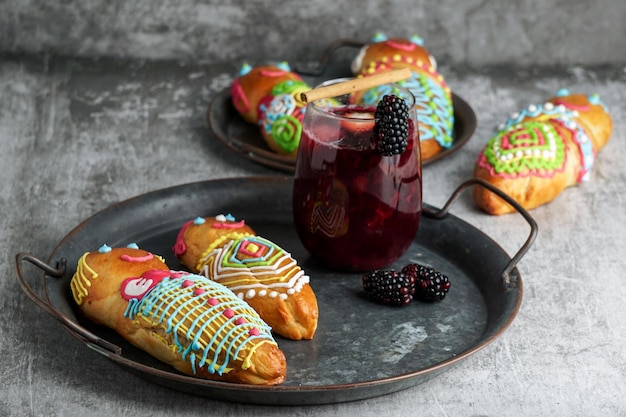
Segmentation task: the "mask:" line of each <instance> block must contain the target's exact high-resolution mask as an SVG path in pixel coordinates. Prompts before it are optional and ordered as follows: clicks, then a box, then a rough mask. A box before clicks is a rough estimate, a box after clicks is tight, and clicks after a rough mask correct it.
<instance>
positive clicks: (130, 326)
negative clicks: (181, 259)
mask: <svg viewBox="0 0 626 417" xmlns="http://www.w3.org/2000/svg"><path fill="white" fill-rule="evenodd" d="M70 287H71V290H72V294H73V297H74V300H75V302H76V304H77V305H78V308H79V309H80V311H81V312H82V313H83V314H84V315H85V316H86V317H87V318H88V319H90V320H92V321H93V322H95V323H97V324H100V325H103V326H107V327H110V328H112V329H114V330H115V331H117V332H118V333H119V334H120V335H121V336H122V337H124V338H125V339H126V340H127V341H129V342H130V343H132V344H133V345H135V346H137V347H138V348H140V349H142V350H144V351H146V352H147V353H149V354H151V355H152V356H154V357H156V358H157V359H159V360H161V361H163V362H165V363H167V364H169V365H171V366H173V367H174V368H175V369H177V370H178V371H180V372H182V373H184V374H187V375H191V376H196V377H200V378H206V379H211V380H218V381H225V382H235V383H244V384H255V385H275V384H279V383H281V382H283V381H284V380H285V377H286V360H285V356H284V354H283V353H282V351H281V350H280V349H279V348H278V345H277V343H276V341H275V340H274V339H273V336H272V334H271V331H270V328H269V326H268V325H267V324H266V323H265V322H264V321H263V320H262V319H261V318H260V317H259V315H258V314H257V313H256V312H255V311H254V310H253V309H252V308H251V307H250V306H249V305H248V304H246V303H245V302H244V301H242V300H241V299H239V298H238V297H237V296H236V295H235V294H233V293H232V291H230V290H229V289H227V288H226V287H224V286H223V285H220V284H219V283H216V282H214V281H212V280H209V279H207V278H206V277H204V276H201V275H196V274H191V273H188V272H180V271H171V270H170V269H169V268H168V266H167V265H166V264H165V263H164V262H163V260H162V259H161V258H159V257H158V256H156V255H154V254H152V253H150V252H148V251H144V250H141V249H139V248H137V247H136V246H131V247H126V248H110V247H108V246H106V245H104V246H102V247H101V248H100V249H99V250H98V251H93V252H87V253H85V254H84V255H83V256H82V257H81V258H80V260H79V261H78V267H77V270H76V273H75V274H74V275H73V277H72V280H71V282H70Z"/></svg>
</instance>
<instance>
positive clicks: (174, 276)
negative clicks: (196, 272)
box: [170, 271, 189, 278]
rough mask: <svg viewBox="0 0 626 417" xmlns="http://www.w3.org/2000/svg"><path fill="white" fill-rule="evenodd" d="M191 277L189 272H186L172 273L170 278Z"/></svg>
mask: <svg viewBox="0 0 626 417" xmlns="http://www.w3.org/2000/svg"><path fill="white" fill-rule="evenodd" d="M185 275H189V272H186V271H170V277H172V278H180V277H182V276H185Z"/></svg>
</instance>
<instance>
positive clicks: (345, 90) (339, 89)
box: [300, 68, 411, 103]
mask: <svg viewBox="0 0 626 417" xmlns="http://www.w3.org/2000/svg"><path fill="white" fill-rule="evenodd" d="M410 76H411V70H410V69H409V68H401V69H396V70H391V71H385V72H381V73H378V74H375V75H371V76H369V77H362V78H354V79H352V80H348V81H344V82H340V83H337V84H332V85H327V86H324V87H318V88H314V89H312V90H309V91H305V92H303V93H300V100H302V102H303V103H308V102H311V101H315V100H320V99H323V98H330V97H336V96H341V95H344V94H349V93H352V92H354V91H360V90H365V89H368V88H372V87H376V86H379V85H382V84H388V83H394V82H397V81H402V80H406V79H407V78H409V77H410Z"/></svg>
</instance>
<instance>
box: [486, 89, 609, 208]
mask: <svg viewBox="0 0 626 417" xmlns="http://www.w3.org/2000/svg"><path fill="white" fill-rule="evenodd" d="M612 126H613V123H612V120H611V116H610V115H609V113H608V111H607V110H606V107H605V106H604V104H603V103H602V102H601V101H600V98H599V97H598V96H597V95H595V94H594V95H590V96H586V95H583V94H570V93H569V92H568V91H567V90H560V91H559V92H558V93H557V95H556V96H555V97H552V98H550V99H549V100H547V101H546V102H545V103H543V104H540V105H531V106H529V107H528V108H526V109H524V110H522V111H521V112H518V113H515V114H513V115H512V116H511V117H510V118H509V119H508V120H507V121H506V122H505V123H504V124H503V125H501V126H500V128H499V130H498V132H497V133H496V134H495V135H494V136H493V137H492V138H491V139H490V140H489V141H488V142H487V144H486V145H485V147H484V148H483V150H482V151H481V152H480V154H479V156H478V158H477V160H476V163H475V166H474V176H475V177H478V178H483V179H485V180H486V181H488V182H489V183H491V184H493V185H494V186H496V187H498V188H500V189H501V190H502V191H504V192H505V193H506V194H508V195H509V196H511V197H512V198H513V199H514V200H515V201H517V202H518V203H519V204H521V205H522V207H524V208H526V209H533V208H536V207H538V206H541V205H543V204H546V203H549V202H551V201H552V200H554V199H555V198H556V197H557V196H558V195H560V194H561V193H562V192H563V191H564V190H565V189H566V188H568V187H571V186H573V185H576V184H579V183H581V182H585V181H588V180H589V177H590V174H591V171H592V169H593V166H594V162H595V157H596V154H597V153H598V151H599V150H600V149H602V147H604V145H606V143H607V142H608V140H609V138H610V136H611V132H612ZM474 200H475V201H476V204H477V205H478V207H480V208H482V209H483V210H484V211H486V212H487V213H489V214H494V215H500V214H505V213H510V212H512V211H514V209H513V207H511V206H510V205H509V204H507V203H506V202H504V201H503V200H502V199H500V198H499V197H497V196H496V195H495V194H493V193H491V192H489V191H488V190H485V189H483V188H481V187H476V188H474Z"/></svg>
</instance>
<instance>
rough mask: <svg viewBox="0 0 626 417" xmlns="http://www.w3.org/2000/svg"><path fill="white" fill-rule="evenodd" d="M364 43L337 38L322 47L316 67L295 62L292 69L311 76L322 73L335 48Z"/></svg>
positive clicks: (354, 46) (353, 46) (362, 43)
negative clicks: (324, 47)
mask: <svg viewBox="0 0 626 417" xmlns="http://www.w3.org/2000/svg"><path fill="white" fill-rule="evenodd" d="M365 45H366V43H365V42H362V41H358V40H355V39H338V40H336V41H334V42H332V43H330V44H329V45H328V46H327V47H326V49H324V51H323V52H322V56H321V57H320V60H319V62H318V64H317V66H316V67H314V68H311V67H309V66H306V67H305V66H303V65H297V64H296V65H295V66H294V71H295V72H297V73H299V74H300V75H311V76H318V75H322V74H323V73H324V71H326V68H328V63H329V62H330V58H331V57H332V55H333V53H334V52H335V51H336V50H337V49H339V48H343V47H345V46H347V47H351V48H362V47H363V46H365Z"/></svg>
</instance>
